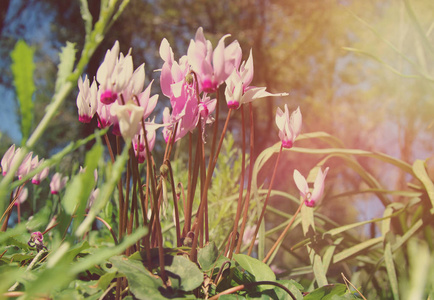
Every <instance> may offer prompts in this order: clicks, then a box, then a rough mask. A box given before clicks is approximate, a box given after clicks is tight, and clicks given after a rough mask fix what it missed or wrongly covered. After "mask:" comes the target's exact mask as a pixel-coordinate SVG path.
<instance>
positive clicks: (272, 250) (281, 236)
mask: <svg viewBox="0 0 434 300" xmlns="http://www.w3.org/2000/svg"><path fill="white" fill-rule="evenodd" d="M303 204H304V201H301V203H300V205H299V206H298V209H297V211H296V212H295V214H294V215H293V216H292V218H291V221H289V223H288V225H286V227H285V229H284V230H283V232H282V233H281V234H280V236H279V238H278V239H277V241H276V242H275V243H274V245H273V247H271V249H270V251H268V254H267V256H265V258H264V259H263V260H262V262H264V263H267V261H268V260H269V259H270V257H271V255H272V254H273V252H274V251H275V250H276V248H277V246H278V245H280V243H282V241H283V239H284V238H285V236H286V234H287V233H288V230H289V228H291V226H292V224H293V223H294V221H295V217H297V215H298V214H299V213H300V210H301V207H302V206H303Z"/></svg>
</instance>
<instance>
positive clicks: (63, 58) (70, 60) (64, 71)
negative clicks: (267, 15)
mask: <svg viewBox="0 0 434 300" xmlns="http://www.w3.org/2000/svg"><path fill="white" fill-rule="evenodd" d="M75 52H77V50H76V49H75V44H74V43H70V42H66V46H65V47H63V48H62V52H61V53H60V54H59V59H60V63H59V66H58V71H57V79H56V86H55V92H56V93H58V92H59V91H60V88H61V87H62V86H63V85H64V84H65V82H66V81H67V80H68V77H69V75H71V74H72V70H73V68H74V61H75Z"/></svg>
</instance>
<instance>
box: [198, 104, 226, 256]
mask: <svg viewBox="0 0 434 300" xmlns="http://www.w3.org/2000/svg"><path fill="white" fill-rule="evenodd" d="M231 112H232V109H229V111H228V116H227V118H226V122H225V126H224V127H223V131H222V134H221V137H220V141H219V144H218V146H217V150H216V153H215V156H214V159H212V160H211V158H210V164H209V166H208V172H207V175H206V179H205V185H204V188H203V197H206V195H207V192H208V188H209V185H210V183H211V178H212V173H213V171H214V168H215V166H216V164H217V158H218V155H219V152H220V149H221V147H222V144H223V139H224V136H225V133H226V130H227V128H228V124H229V119H230V117H231ZM202 202H203V199H201V204H202ZM203 208H204V205H199V209H198V212H197V214H196V218H197V227H196V229H195V232H194V238H193V244H192V246H191V251H190V260H191V261H193V262H195V261H196V260H197V242H198V234H199V228H200V227H201V226H202V224H203Z"/></svg>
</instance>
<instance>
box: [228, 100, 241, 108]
mask: <svg viewBox="0 0 434 300" xmlns="http://www.w3.org/2000/svg"><path fill="white" fill-rule="evenodd" d="M228 107H229V108H232V109H238V107H240V102H238V101H228Z"/></svg>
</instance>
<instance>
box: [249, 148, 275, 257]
mask: <svg viewBox="0 0 434 300" xmlns="http://www.w3.org/2000/svg"><path fill="white" fill-rule="evenodd" d="M282 149H283V146H282V145H281V146H280V151H279V154H278V155H277V159H276V164H275V165H274V171H273V175H272V176H271V181H270V186H269V187H268V192H267V197H266V198H265V201H264V206H263V208H262V212H261V216H260V217H259V220H258V223H257V224H256V229H255V233H254V234H253V237H252V242H251V243H250V247H249V250H248V251H247V255H250V254H252V250H253V246H254V245H255V240H256V236H257V235H258V231H259V226H260V225H261V222H262V219H263V218H264V215H265V209H266V208H267V204H268V200H269V199H270V194H271V189H272V187H273V183H274V178H275V177H276V173H277V166H278V165H279V160H280V155H281V154H282Z"/></svg>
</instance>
